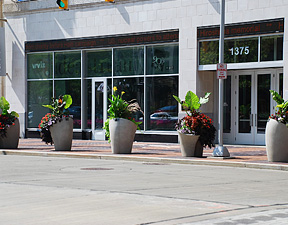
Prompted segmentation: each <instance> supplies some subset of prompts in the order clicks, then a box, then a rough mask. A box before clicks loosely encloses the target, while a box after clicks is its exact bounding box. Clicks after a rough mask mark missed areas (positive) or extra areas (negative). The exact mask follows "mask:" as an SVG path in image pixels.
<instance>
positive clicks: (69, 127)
mask: <svg viewBox="0 0 288 225" xmlns="http://www.w3.org/2000/svg"><path fill="white" fill-rule="evenodd" d="M49 129H50V132H51V137H52V140H53V142H54V148H55V150H56V151H69V150H71V146H72V139H73V119H72V118H68V119H67V118H65V119H63V120H61V122H60V121H58V122H57V123H55V124H53V125H52V126H51V127H50V128H49Z"/></svg>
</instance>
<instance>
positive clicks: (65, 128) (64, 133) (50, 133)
mask: <svg viewBox="0 0 288 225" xmlns="http://www.w3.org/2000/svg"><path fill="white" fill-rule="evenodd" d="M71 104H72V97H71V96H70V95H63V96H62V95H61V96H60V97H59V98H52V102H51V105H43V106H44V107H47V108H49V109H51V110H52V113H47V114H46V115H45V116H44V117H43V118H42V120H41V122H40V124H39V126H38V128H39V129H40V136H41V138H42V141H44V142H46V144H49V143H50V144H51V145H52V144H54V145H55V150H71V145H72V138H73V117H72V116H71V115H69V111H68V110H67V109H68V108H69V107H70V105H71Z"/></svg>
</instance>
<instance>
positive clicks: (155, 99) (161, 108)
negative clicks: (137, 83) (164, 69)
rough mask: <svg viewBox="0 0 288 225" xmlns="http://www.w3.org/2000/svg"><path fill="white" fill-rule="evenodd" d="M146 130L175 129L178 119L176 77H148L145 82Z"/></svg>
mask: <svg viewBox="0 0 288 225" xmlns="http://www.w3.org/2000/svg"><path fill="white" fill-rule="evenodd" d="M146 87H147V90H146V93H147V94H146V111H145V115H146V117H145V122H146V128H147V130H175V123H176V122H177V120H178V104H177V101H176V100H175V99H174V98H173V95H176V96H177V95H178V77H176V76H172V77H151V78H150V77H149V78H147V84H146Z"/></svg>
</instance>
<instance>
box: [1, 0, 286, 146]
mask: <svg viewBox="0 0 288 225" xmlns="http://www.w3.org/2000/svg"><path fill="white" fill-rule="evenodd" d="M225 11H226V12H225V15H226V21H225V24H226V25H225V43H224V45H225V47H224V48H225V49H224V58H225V60H224V61H225V62H226V63H227V64H228V77H227V79H225V81H224V124H223V127H224V136H223V138H224V143H226V144H253V145H264V144H265V137H264V134H265V126H266V121H267V118H268V117H269V115H270V114H271V113H273V111H274V107H275V104H274V103H273V101H272V99H271V96H270V93H269V90H270V89H273V90H276V91H278V92H280V93H281V94H282V95H283V96H284V98H286V99H287V98H288V84H286V83H287V78H286V75H285V74H287V72H285V70H287V68H288V67H287V66H288V65H287V62H285V60H284V59H285V58H286V57H287V54H288V50H287V38H286V36H287V35H286V32H287V25H286V17H287V16H288V3H287V2H286V1H285V0H261V1H259V0H249V1H248V0H226V10H225ZM3 15H4V17H5V18H6V19H7V22H6V23H5V52H6V76H5V77H4V78H2V84H4V85H2V86H4V87H5V91H4V92H5V93H4V95H5V97H6V98H7V99H8V100H9V102H10V103H11V108H12V109H13V110H16V111H17V112H19V114H20V123H21V136H22V137H30V136H32V135H33V134H34V133H35V132H37V127H38V124H39V122H40V120H41V118H42V117H43V116H44V115H45V113H46V112H47V110H46V109H45V108H44V107H42V105H43V104H48V103H49V102H50V100H51V97H53V96H54V97H57V96H59V95H61V94H71V95H72V98H73V105H72V107H71V110H70V112H71V114H73V115H74V132H75V135H78V136H80V137H83V138H88V139H90V138H91V139H99V140H103V139H104V133H103V129H102V127H103V121H104V120H105V119H106V118H107V107H108V105H109V102H108V98H109V96H111V93H112V89H113V86H117V87H118V90H119V91H125V94H124V98H126V99H127V100H129V99H132V98H135V99H137V101H138V102H139V103H140V105H141V107H142V109H143V111H144V115H141V114H138V115H135V116H136V118H137V120H139V121H142V122H143V123H142V125H141V130H142V131H141V132H140V131H139V133H138V135H137V138H138V139H139V140H152V139H153V138H154V139H156V140H158V141H159V140H164V141H177V133H176V131H175V129H174V124H175V122H176V121H177V118H178V115H181V114H183V112H181V109H180V107H179V106H178V104H177V102H176V101H175V100H174V98H173V95H177V96H180V98H182V99H184V97H185V94H186V92H187V91H188V90H192V91H193V92H195V93H197V95H199V96H204V94H205V92H211V93H212V95H211V98H210V101H209V103H208V104H206V105H204V106H203V107H202V108H201V111H202V112H204V113H206V114H208V115H209V116H211V117H212V118H213V121H214V123H215V126H216V127H217V124H218V123H217V118H218V80H217V76H216V64H217V63H218V58H219V50H218V49H219V24H220V2H219V0H161V1H159V0H138V1H136V0H118V1H117V0H115V3H114V4H112V3H108V2H105V0H94V1H92V0H74V1H71V0H70V1H69V11H66V10H65V11H64V10H61V9H58V7H57V5H56V3H55V1H54V0H42V1H41V0H38V1H18V2H17V1H16V2H15V1H10V0H4V4H3Z"/></svg>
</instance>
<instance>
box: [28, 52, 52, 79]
mask: <svg viewBox="0 0 288 225" xmlns="http://www.w3.org/2000/svg"><path fill="white" fill-rule="evenodd" d="M27 69H28V79H48V78H52V76H53V74H52V73H53V55H52V53H37V54H28V55H27Z"/></svg>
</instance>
